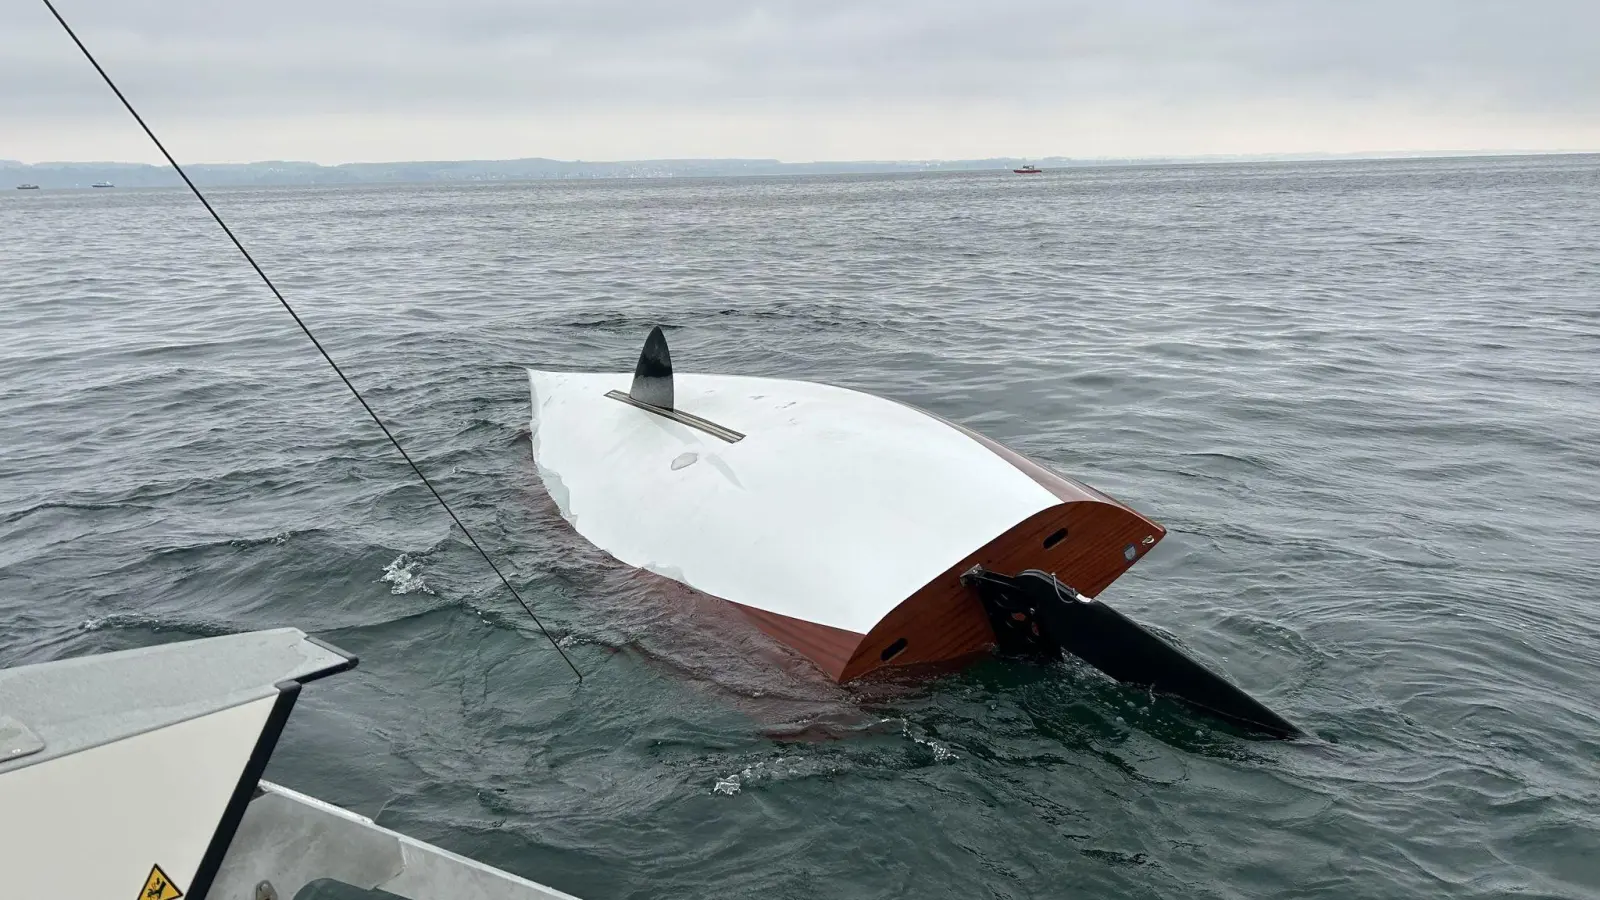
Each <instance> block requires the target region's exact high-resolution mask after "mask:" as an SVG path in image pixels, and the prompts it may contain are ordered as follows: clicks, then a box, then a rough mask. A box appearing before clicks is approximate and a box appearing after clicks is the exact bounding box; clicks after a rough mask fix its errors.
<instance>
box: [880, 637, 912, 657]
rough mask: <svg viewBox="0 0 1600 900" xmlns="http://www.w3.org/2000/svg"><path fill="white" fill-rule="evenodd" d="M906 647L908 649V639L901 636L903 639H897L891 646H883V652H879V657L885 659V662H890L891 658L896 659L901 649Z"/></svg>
mask: <svg viewBox="0 0 1600 900" xmlns="http://www.w3.org/2000/svg"><path fill="white" fill-rule="evenodd" d="M904 649H906V639H905V638H901V639H899V640H897V641H895V642H894V643H892V644H890V645H889V646H887V647H885V648H883V652H882V653H879V654H878V658H879V659H881V660H883V661H884V662H888V661H889V660H891V659H894V658H895V657H896V656H899V655H900V651H902V650H904Z"/></svg>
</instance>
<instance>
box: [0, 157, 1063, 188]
mask: <svg viewBox="0 0 1600 900" xmlns="http://www.w3.org/2000/svg"><path fill="white" fill-rule="evenodd" d="M1031 161H1032V162H1034V163H1036V164H1039V165H1043V166H1046V167H1049V166H1058V167H1059V166H1065V165H1073V164H1074V161H1072V160H1067V159H1049V160H1031ZM1023 162H1024V161H1023V160H1009V159H990V160H958V161H954V162H943V161H941V162H812V163H785V162H779V161H778V160H775V159H646V160H632V161H624V162H584V161H581V160H574V161H567V160H559V159H542V158H533V159H505V160H461V161H436V162H392V163H344V164H342V165H336V166H324V165H319V164H317V163H310V162H285V161H270V162H253V163H224V164H218V163H191V164H185V166H184V168H185V169H186V170H187V171H188V172H189V175H190V177H192V178H193V179H194V180H195V182H196V183H197V184H201V185H212V186H222V185H233V186H247V185H283V184H377V183H383V182H430V181H453V182H462V181H528V180H534V179H545V178H676V177H695V176H699V177H707V176H712V177H715V176H732V175H812V174H842V173H875V172H926V171H938V170H972V169H1004V168H1011V167H1013V166H1017V165H1021V164H1022V163H1023ZM7 180H9V181H10V182H11V185H10V186H14V185H16V184H22V183H29V184H37V185H39V186H40V187H42V188H71V187H88V186H89V185H91V184H93V183H95V182H96V181H109V182H111V183H113V184H115V185H117V186H118V187H171V186H177V185H181V184H182V183H183V182H182V181H180V180H179V179H178V176H177V174H176V173H175V172H173V171H172V169H171V168H170V167H167V166H152V165H144V164H141V163H111V162H105V163H95V162H85V163H35V164H32V165H29V164H25V163H20V162H14V161H10V160H0V186H6V185H5V181H7Z"/></svg>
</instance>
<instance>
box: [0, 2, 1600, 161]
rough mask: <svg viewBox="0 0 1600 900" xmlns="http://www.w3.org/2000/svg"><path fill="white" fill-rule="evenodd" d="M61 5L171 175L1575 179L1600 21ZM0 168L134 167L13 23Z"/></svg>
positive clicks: (1038, 8)
mask: <svg viewBox="0 0 1600 900" xmlns="http://www.w3.org/2000/svg"><path fill="white" fill-rule="evenodd" d="M56 2H57V8H59V9H60V10H61V12H62V14H63V15H65V16H66V17H67V20H68V21H69V22H71V23H72V24H73V26H74V27H75V28H77V29H78V32H79V35H80V36H81V37H82V38H83V39H84V41H85V42H86V43H87V44H88V45H89V47H90V49H91V50H93V51H94V52H95V53H96V54H97V55H98V56H99V57H100V60H101V63H102V64H103V65H105V66H106V67H107V69H108V70H109V71H110V72H111V75H112V77H113V78H116V79H117V80H118V81H119V82H120V83H121V86H122V88H123V89H124V91H126V92H127V93H128V94H129V95H130V97H131V99H133V101H134V103H135V104H136V105H138V106H139V107H140V108H141V111H142V112H143V113H144V114H145V116H146V117H147V118H148V119H149V120H150V122H151V124H152V125H153V126H154V127H155V128H156V129H157V132H158V133H159V134H161V135H162V136H163V138H165V139H166V140H167V141H168V143H169V145H170V146H171V147H172V149H173V151H174V153H176V154H177V155H178V156H179V158H180V159H184V160H190V161H205V162H243V161H249V160H261V159H298V160H314V161H317V162H323V163H336V162H349V161H358V160H371V161H380V160H404V159H499V158H513V157H527V156H548V157H556V158H562V159H588V160H602V159H641V158H652V157H735V156H738V157H764V158H767V157H775V158H778V159H783V160H787V161H806V160H818V159H954V158H973V157H987V156H1024V157H1043V156H1079V157H1094V156H1151V155H1195V154H1209V153H1269V152H1305V151H1333V152H1350V151H1374V150H1376V151H1390V150H1402V151H1406V150H1410V151H1418V150H1421V151H1426V150H1504V149H1526V150H1554V149H1600V0H1515V2H1513V0H1321V2H1315V3H1312V2H1297V0H1097V2H1080V0H1054V2H1049V0H1047V2H1034V3H1011V4H1007V3H998V2H993V0H988V2H981V0H856V2H842V0H795V2H764V0H746V2H733V0H671V2H654V0H581V2H580V0H565V2H553V0H270V2H250V3H244V2H237V0H56ZM0 158H10V159H22V160H25V161H30V162H37V161H42V160H143V161H155V159H156V158H157V157H156V156H155V153H154V151H153V150H151V149H150V148H149V147H148V146H147V144H146V143H145V139H144V137H143V135H142V134H141V133H139V132H138V130H137V127H136V126H135V125H134V124H133V122H132V120H131V119H129V118H128V117H127V115H126V113H124V112H122V111H121V109H120V107H118V106H117V105H116V101H115V98H113V97H112V96H111V94H110V93H109V91H108V90H107V89H106V88H105V87H104V85H102V84H101V83H99V81H98V78H97V76H96V75H95V74H94V71H93V70H92V69H91V68H90V67H89V65H88V63H87V62H85V61H84V60H83V59H82V57H80V56H79V55H78V52H77V49H76V48H75V47H73V46H72V44H71V42H70V41H69V40H68V38H67V37H66V35H65V34H64V33H63V32H62V31H61V30H60V27H59V26H58V25H57V24H56V23H55V20H54V19H52V18H51V17H50V15H49V13H48V11H47V10H46V9H45V8H44V5H43V4H42V3H38V2H36V0H6V2H5V3H4V4H3V5H0Z"/></svg>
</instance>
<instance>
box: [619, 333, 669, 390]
mask: <svg viewBox="0 0 1600 900" xmlns="http://www.w3.org/2000/svg"><path fill="white" fill-rule="evenodd" d="M628 396H629V397H632V398H633V399H635V400H637V401H639V402H640V403H644V404H646V405H649V406H654V407H655V408H656V409H672V354H671V353H669V352H667V336H666V335H664V334H662V333H661V326H660V325H657V326H655V327H654V328H651V329H650V336H649V337H647V338H645V339H644V350H643V351H642V352H640V354H639V364H638V365H637V366H635V367H634V369H633V387H631V388H629V390H628Z"/></svg>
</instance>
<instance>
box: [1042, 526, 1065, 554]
mask: <svg viewBox="0 0 1600 900" xmlns="http://www.w3.org/2000/svg"><path fill="white" fill-rule="evenodd" d="M1066 539H1067V530H1066V529H1065V528H1063V529H1061V530H1059V531H1057V532H1055V533H1054V534H1052V535H1050V536H1049V537H1047V538H1045V539H1044V548H1045V549H1046V550H1049V549H1050V548H1051V547H1054V546H1055V545H1057V544H1059V543H1061V542H1062V541H1064V540H1066Z"/></svg>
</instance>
